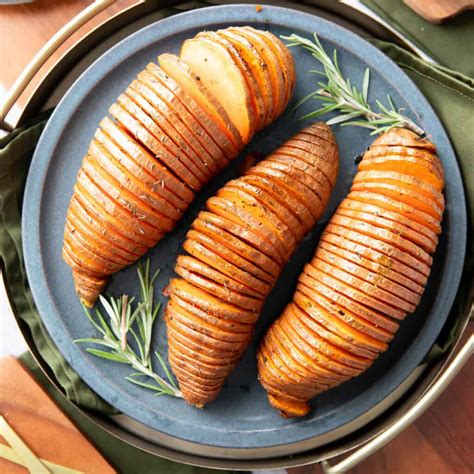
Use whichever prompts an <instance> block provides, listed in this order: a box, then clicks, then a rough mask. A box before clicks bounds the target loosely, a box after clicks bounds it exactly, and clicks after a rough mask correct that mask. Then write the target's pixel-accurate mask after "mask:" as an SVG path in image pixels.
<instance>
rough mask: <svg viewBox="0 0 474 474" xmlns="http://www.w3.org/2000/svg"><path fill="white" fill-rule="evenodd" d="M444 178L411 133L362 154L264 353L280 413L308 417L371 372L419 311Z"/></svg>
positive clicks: (267, 384) (264, 371)
mask: <svg viewBox="0 0 474 474" xmlns="http://www.w3.org/2000/svg"><path fill="white" fill-rule="evenodd" d="M442 177H443V168H442V166H441V162H440V161H439V159H438V157H437V156H436V152H435V147H434V145H433V144H432V143H430V142H429V141H427V140H424V139H421V138H419V137H418V136H417V135H416V134H414V133H413V132H411V131H409V130H405V129H392V130H389V131H388V132H386V133H384V134H383V135H381V136H380V137H379V138H377V139H376V140H375V141H374V143H373V144H372V146H371V147H370V148H369V150H368V151H367V152H366V153H365V154H364V157H363V159H362V161H361V163H360V165H359V171H358V173H357V174H356V176H355V178H354V181H353V185H352V188H351V191H350V193H349V194H348V196H347V197H346V199H345V200H344V201H343V202H342V203H341V204H340V206H339V207H338V209H337V210H336V212H335V213H334V215H333V217H332V218H331V220H330V222H329V223H328V225H327V226H326V228H325V230H324V232H323V234H322V236H321V240H320V242H319V245H318V248H317V250H316V253H315V255H314V258H313V259H312V261H311V262H310V263H308V264H307V265H306V266H305V267H304V270H303V272H302V274H301V275H300V277H299V280H298V286H297V288H296V292H295V294H294V297H293V300H292V302H291V303H290V304H289V305H288V306H287V307H286V309H285V310H284V312H283V313H282V315H281V316H280V317H279V318H278V319H277V320H276V321H275V322H274V323H273V324H272V326H271V327H270V328H269V329H268V331H267V333H266V335H265V336H264V338H263V340H262V342H261V345H260V348H259V351H258V355H257V361H258V369H259V379H260V381H261V383H262V385H263V387H264V388H265V389H266V390H267V392H268V399H269V401H270V404H271V405H272V406H273V407H274V408H276V409H277V410H279V411H280V413H281V415H282V416H284V417H298V416H304V415H306V414H307V413H308V411H309V408H310V406H309V401H310V400H311V399H312V398H313V397H315V396H316V395H318V394H319V393H321V392H322V391H324V390H328V389H330V388H332V387H335V386H337V385H339V384H340V383H343V382H344V381H346V380H349V379H350V378H352V377H355V376H357V375H358V374H359V373H361V372H363V371H364V370H366V369H367V368H368V367H370V366H371V364H372V363H373V361H374V360H375V359H376V358H377V357H378V355H379V354H380V353H382V352H384V351H385V350H387V348H388V343H389V342H390V341H391V340H392V338H393V337H394V335H395V333H396V331H397V329H398V326H399V321H400V320H402V319H403V318H404V317H405V316H406V315H407V314H408V313H411V312H413V311H414V310H415V309H416V306H417V305H418V303H419V301H420V298H421V296H422V294H423V290H424V287H425V285H426V282H427V279H428V276H429V273H430V267H431V263H432V254H433V253H434V252H435V250H436V246H437V243H438V234H439V233H440V232H441V219H442V214H443V211H444V197H443V194H442V188H443V181H442V179H443V178H442ZM323 368H324V369H325V372H322V371H321V369H323Z"/></svg>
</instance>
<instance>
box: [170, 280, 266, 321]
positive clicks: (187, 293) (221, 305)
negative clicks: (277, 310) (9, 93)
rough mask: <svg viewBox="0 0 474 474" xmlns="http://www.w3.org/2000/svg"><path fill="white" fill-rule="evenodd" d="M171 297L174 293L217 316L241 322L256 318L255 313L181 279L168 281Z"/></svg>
mask: <svg viewBox="0 0 474 474" xmlns="http://www.w3.org/2000/svg"><path fill="white" fill-rule="evenodd" d="M170 292H171V297H172V296H173V294H176V295H177V296H179V297H180V298H181V299H183V300H185V301H187V302H189V303H191V304H195V305H196V306H197V307H198V308H201V309H202V310H204V311H207V312H209V313H210V314H213V315H215V316H217V317H220V318H223V319H227V320H231V321H238V322H241V323H243V324H254V323H255V321H256V320H257V315H256V314H255V313H249V312H248V311H245V310H243V309H241V308H237V307H236V306H234V305H232V304H229V303H225V302H224V301H221V300H219V299H218V298H216V297H214V296H212V295H210V294H209V293H207V292H205V291H203V290H200V289H199V288H196V287H194V286H193V285H190V284H189V283H187V282H186V281H184V280H183V279H179V278H174V279H173V280H171V283H170Z"/></svg>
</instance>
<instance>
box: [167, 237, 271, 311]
mask: <svg viewBox="0 0 474 474" xmlns="http://www.w3.org/2000/svg"><path fill="white" fill-rule="evenodd" d="M191 242H192V241H191ZM191 242H189V243H191ZM175 271H176V273H177V274H178V275H179V276H181V277H182V278H184V279H185V280H186V281H188V282H189V283H192V284H193V285H194V286H197V287H198V288H201V289H203V290H204V291H208V292H209V293H211V294H213V295H215V296H217V297H218V298H219V299H220V300H222V301H225V302H227V303H230V304H233V305H235V306H237V307H239V308H244V309H246V310H249V311H253V312H257V311H260V309H261V307H262V304H263V303H262V298H260V299H256V298H252V297H250V296H247V295H244V294H241V293H239V292H237V291H234V290H231V289H230V288H229V287H226V286H224V285H220V284H218V283H216V282H215V281H213V280H211V279H209V278H206V277H204V276H202V275H200V274H199V273H195V272H191V271H189V270H187V269H186V268H184V267H183V266H182V265H179V264H177V265H176V267H175Z"/></svg>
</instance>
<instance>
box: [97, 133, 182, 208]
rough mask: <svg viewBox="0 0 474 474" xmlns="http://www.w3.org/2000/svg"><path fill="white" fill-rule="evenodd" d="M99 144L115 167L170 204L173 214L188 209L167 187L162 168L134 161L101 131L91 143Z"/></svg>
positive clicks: (153, 164)
mask: <svg viewBox="0 0 474 474" xmlns="http://www.w3.org/2000/svg"><path fill="white" fill-rule="evenodd" d="M94 144H97V145H99V146H100V147H101V150H102V151H103V152H106V153H107V155H108V157H109V159H111V160H112V162H113V163H115V166H119V167H121V168H123V169H125V170H127V171H128V175H132V176H134V177H136V179H137V180H139V181H140V182H141V183H142V185H143V186H145V187H146V188H147V189H148V190H149V191H150V192H151V193H153V194H154V195H156V196H157V198H158V196H159V198H160V199H161V200H163V204H164V205H165V204H166V203H169V204H170V206H169V207H170V211H171V208H173V210H172V211H171V212H172V213H173V214H176V215H178V213H179V214H181V215H182V212H183V211H184V210H185V209H186V208H187V206H188V205H189V203H188V202H186V201H183V200H182V199H181V198H180V197H178V196H177V195H176V194H174V193H173V192H172V191H171V190H170V189H169V188H167V187H166V186H165V179H167V178H168V175H167V174H166V173H163V172H162V167H161V166H160V167H157V166H156V163H155V162H153V161H151V162H149V163H143V164H140V163H138V162H137V161H135V160H134V159H132V158H131V157H130V156H129V155H128V154H127V153H125V152H124V151H123V150H122V149H121V148H120V147H119V146H118V145H117V143H116V142H115V141H113V140H112V139H111V138H110V137H109V136H108V135H107V134H106V133H104V132H103V131H102V130H101V129H97V130H96V133H95V136H94V140H93V142H91V146H94Z"/></svg>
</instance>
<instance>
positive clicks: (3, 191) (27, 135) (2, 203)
mask: <svg viewBox="0 0 474 474" xmlns="http://www.w3.org/2000/svg"><path fill="white" fill-rule="evenodd" d="M365 3H367V4H371V5H372V4H373V6H374V8H375V6H376V5H377V8H380V9H381V8H382V6H381V5H382V4H388V2H382V1H380V2H373V1H371V2H368V1H367V2H365ZM390 3H391V5H392V2H390ZM394 10H395V11H398V10H397V9H394ZM420 21H421V20H420ZM472 26H473V25H467V26H465V27H464V29H463V31H466V33H469V34H473V36H474V33H472V32H471V27H472ZM407 27H408V25H405V28H407ZM439 28H443V27H439ZM448 28H449V27H448ZM415 31H416V28H415ZM440 31H442V30H440ZM440 35H441V33H440ZM442 35H444V33H443V34H442ZM459 36H460V33H458V34H456V35H453V41H450V42H451V43H452V45H451V47H450V49H449V51H450V54H448V53H447V52H446V51H448V49H447V47H443V48H440V49H436V53H437V54H434V53H433V52H432V51H431V50H430V53H431V54H432V56H433V57H435V58H437V59H440V58H441V59H443V58H445V56H446V60H448V59H454V58H453V57H452V56H456V54H458V52H459V51H463V50H465V49H467V47H469V45H471V42H464V43H457V41H458V38H459ZM471 38H472V36H471ZM448 39H449V38H448ZM417 41H420V38H418V40H417ZM443 41H447V40H446V39H444V40H443ZM374 43H375V44H376V46H378V47H379V48H381V49H382V50H383V51H384V52H385V53H386V54H387V55H388V56H390V57H391V58H392V59H393V60H394V61H395V62H397V63H398V65H399V66H400V67H401V68H402V69H403V70H404V71H405V72H406V73H407V74H408V75H409V76H410V77H411V79H412V80H413V81H414V82H415V83H416V84H417V86H418V87H419V89H420V90H421V91H422V92H423V93H424V94H425V96H426V98H427V99H428V101H429V102H430V103H431V105H432V106H433V108H434V109H435V110H436V112H437V114H438V116H439V117H440V119H441V120H442V122H443V124H444V126H445V128H446V130H447V132H448V134H449V136H450V138H451V141H452V144H453V146H454V148H455V151H456V154H457V158H458V161H459V166H460V168H461V170H462V173H463V178H464V185H465V189H466V192H467V197H468V209H469V217H470V224H469V225H470V228H472V222H473V214H472V213H473V209H474V173H473V164H472V163H473V160H472V150H474V134H473V133H472V132H473V130H474V80H473V79H472V78H470V77H467V76H466V75H464V74H462V73H459V72H455V71H452V70H450V69H447V68H446V67H442V66H435V65H432V64H428V63H426V62H424V61H422V60H420V59H419V58H418V57H416V56H414V55H413V54H411V53H409V52H408V51H405V50H403V49H401V48H399V47H398V46H396V45H393V44H390V43H384V42H380V41H375V42H374ZM436 43H437V39H436V38H430V39H429V44H430V48H431V49H434V48H435V47H436ZM460 44H462V47H459V45H460ZM468 59H469V58H468ZM467 62H469V61H467ZM470 62H471V64H470V65H469V64H464V63H463V64H459V63H458V62H457V60H456V61H454V60H453V61H451V63H452V64H454V65H456V66H466V67H459V69H462V70H463V71H465V72H466V73H474V64H472V56H471V61H470ZM446 64H447V62H446ZM48 116H49V114H45V115H42V116H40V117H38V118H37V119H36V120H35V121H33V122H32V123H29V124H26V125H24V126H23V127H21V128H20V129H18V130H16V131H14V132H12V133H11V134H10V135H8V136H7V137H5V138H4V139H3V140H1V141H0V256H1V259H2V263H3V272H4V276H5V279H6V282H7V287H8V291H9V294H10V297H11V301H12V303H13V307H14V311H15V312H16V313H17V315H18V316H19V317H20V318H21V319H22V320H23V321H24V322H25V323H26V324H27V326H28V327H29V330H30V332H31V336H32V339H33V341H34V343H35V345H36V349H37V351H38V352H39V354H40V355H41V357H42V358H43V360H44V361H45V363H46V364H47V365H48V366H49V367H50V368H51V371H52V373H53V374H54V377H55V378H56V382H57V384H58V385H59V386H61V387H62V389H63V391H64V394H65V397H64V396H63V395H62V394H61V393H60V392H59V391H58V390H57V389H56V388H55V387H54V386H53V385H52V384H50V383H48V382H47V379H46V378H45V377H44V375H43V374H42V373H41V371H40V370H39V368H38V367H37V365H36V364H35V363H34V361H33V359H32V358H31V357H30V356H25V357H24V359H23V360H24V362H25V363H26V364H27V365H28V367H29V368H30V370H32V371H33V372H34V373H35V374H36V376H37V377H38V380H39V381H40V382H41V383H44V384H45V386H46V389H47V390H48V391H49V392H50V393H51V395H52V396H53V397H54V398H55V399H56V400H57V401H58V403H60V404H61V405H62V406H63V408H64V409H65V410H66V411H67V413H69V415H70V416H71V417H72V418H73V419H74V421H75V422H76V423H77V424H78V425H79V426H80V427H81V428H82V429H83V430H84V431H85V432H86V434H88V435H89V437H91V438H92V439H94V441H95V442H96V443H97V445H98V447H99V448H100V449H101V450H102V451H103V452H104V454H105V455H106V456H107V457H108V458H109V459H112V460H113V463H114V465H115V466H116V467H117V468H118V469H119V470H121V471H124V472H133V469H131V470H127V468H128V467H130V466H137V465H140V472H144V473H145V472H170V473H172V472H178V471H179V472H180V473H186V472H193V470H195V469H197V468H192V467H184V466H182V465H177V464H174V463H171V462H168V461H165V460H159V459H157V458H155V457H153V456H151V455H148V454H146V453H144V452H142V451H140V450H138V449H135V448H133V447H131V446H128V445H126V444H125V443H123V442H121V441H118V440H117V439H115V438H113V437H112V436H111V435H109V434H107V433H106V432H105V431H102V430H98V429H97V427H96V426H95V425H93V424H91V422H90V421H89V420H88V419H87V418H86V417H85V416H83V415H82V414H81V412H80V410H79V409H78V408H77V407H75V406H74V405H77V406H79V407H81V408H84V409H88V410H93V411H96V412H100V413H103V414H110V413H113V412H114V410H113V408H112V407H110V406H109V405H108V404H107V403H106V402H104V401H103V400H102V399H101V398H100V397H98V396H97V395H96V394H95V393H94V392H93V391H92V390H91V389H90V388H89V387H88V386H87V385H86V384H85V383H84V382H82V380H81V379H80V378H79V377H78V375H77V374H76V373H75V372H74V371H73V370H72V369H71V367H70V366H69V365H68V364H67V363H66V361H65V360H64V358H63V357H62V355H61V353H60V352H59V351H58V349H57V348H56V346H55V345H54V343H53V342H52V340H51V338H50V336H49V335H48V333H47V331H46V329H45V327H44V326H43V324H42V322H41V318H40V316H39V314H38V311H37V309H36V307H35V305H34V302H33V299H32V296H31V292H30V289H29V286H28V281H27V279H26V275H25V268H24V261H23V252H22V246H21V204H22V198H23V191H24V185H25V179H26V175H27V172H28V167H29V164H30V161H31V157H32V155H33V152H34V149H35V146H36V144H37V141H38V139H39V136H40V135H41V132H42V130H43V128H44V126H45V124H46V122H47V118H48ZM459 205H464V203H459ZM470 249H471V245H468V250H469V251H470ZM471 276H472V252H469V254H468V256H467V258H466V262H465V273H464V276H463V281H462V285H461V288H460V290H459V293H458V295H457V298H456V303H455V305H454V306H453V309H452V312H451V314H450V316H449V323H448V324H447V325H446V326H445V329H444V330H443V333H442V334H441V335H440V338H439V339H438V341H437V344H436V345H435V346H434V347H433V349H432V351H431V352H430V354H429V356H428V357H430V358H431V357H436V356H439V355H441V354H442V353H444V352H445V351H446V350H448V349H449V347H450V345H451V343H452V340H453V338H454V335H455V334H456V329H457V322H458V321H459V320H460V317H461V315H463V314H465V311H466V308H467V305H468V304H469V301H468V297H467V293H468V290H469V285H470V282H471ZM156 463H164V464H159V465H158V464H156ZM158 466H159V467H158ZM176 466H179V469H178V468H176ZM162 469H166V471H163V470H162Z"/></svg>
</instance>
